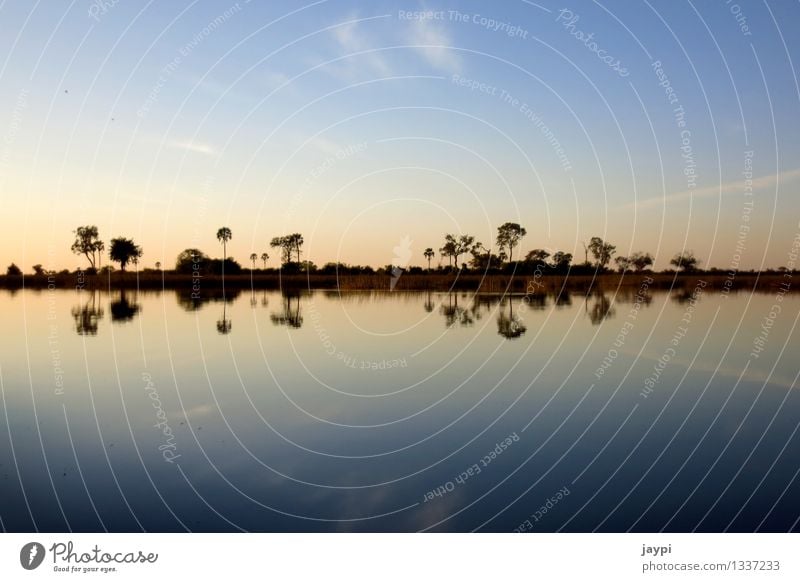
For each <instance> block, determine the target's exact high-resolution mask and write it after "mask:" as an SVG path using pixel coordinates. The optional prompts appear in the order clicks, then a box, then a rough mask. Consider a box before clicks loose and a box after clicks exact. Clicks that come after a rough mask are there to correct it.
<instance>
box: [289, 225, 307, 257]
mask: <svg viewBox="0 0 800 582" xmlns="http://www.w3.org/2000/svg"><path fill="white" fill-rule="evenodd" d="M288 238H289V243H290V245H291V246H292V248H294V251H295V253H297V264H298V265H299V264H300V247H302V246H303V242H304V241H303V235H302V234H300V233H299V232H295V233H292V234H290V235H289V237H288Z"/></svg>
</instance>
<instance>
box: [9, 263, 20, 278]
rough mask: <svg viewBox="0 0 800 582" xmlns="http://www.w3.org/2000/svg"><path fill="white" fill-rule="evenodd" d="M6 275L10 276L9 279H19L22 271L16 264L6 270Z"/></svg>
mask: <svg viewBox="0 0 800 582" xmlns="http://www.w3.org/2000/svg"><path fill="white" fill-rule="evenodd" d="M6 275H8V276H9V277H19V276H20V275H22V270H21V269H20V268H19V267H18V266H16V265H15V264H14V263H11V264H10V265H9V266H8V268H7V269H6Z"/></svg>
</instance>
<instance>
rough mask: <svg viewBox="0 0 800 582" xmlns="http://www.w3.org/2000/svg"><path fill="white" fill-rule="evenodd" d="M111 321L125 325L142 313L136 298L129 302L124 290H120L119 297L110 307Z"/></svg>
mask: <svg viewBox="0 0 800 582" xmlns="http://www.w3.org/2000/svg"><path fill="white" fill-rule="evenodd" d="M110 309H111V321H116V322H120V323H124V322H126V321H131V320H132V319H133V318H134V317H136V315H137V314H138V313H139V311H141V309H142V308H141V306H140V305H139V304H138V303H137V302H136V296H135V294H134V298H133V300H132V301H128V297H127V295H126V293H125V290H124V289H120V292H119V297H118V298H117V300H116V301H112V302H111V305H110Z"/></svg>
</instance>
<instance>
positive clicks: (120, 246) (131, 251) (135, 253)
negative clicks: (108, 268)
mask: <svg viewBox="0 0 800 582" xmlns="http://www.w3.org/2000/svg"><path fill="white" fill-rule="evenodd" d="M108 256H109V258H110V259H111V260H112V261H114V262H115V263H119V268H120V269H121V270H122V271H125V265H127V264H128V263H129V262H130V261H132V260H134V259H136V261H137V262H138V259H139V257H141V256H142V249H141V247H139V246H137V245H136V243H134V242H133V241H132V240H131V239H129V238H124V237H119V238H112V239H111V248H110V249H109V251H108Z"/></svg>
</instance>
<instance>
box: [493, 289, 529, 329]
mask: <svg viewBox="0 0 800 582" xmlns="http://www.w3.org/2000/svg"><path fill="white" fill-rule="evenodd" d="M500 307H501V308H500V311H499V313H498V315H497V333H499V334H500V335H502V336H503V337H504V338H506V339H516V338H518V337H520V336H521V335H522V334H524V333H525V332H526V331H528V328H527V327H525V322H523V321H522V318H520V316H519V315H515V314H514V298H513V297H509V298H508V315H506V313H505V310H504V309H503V305H502V304H501V306H500Z"/></svg>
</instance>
